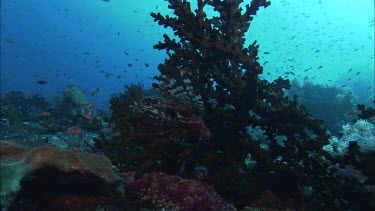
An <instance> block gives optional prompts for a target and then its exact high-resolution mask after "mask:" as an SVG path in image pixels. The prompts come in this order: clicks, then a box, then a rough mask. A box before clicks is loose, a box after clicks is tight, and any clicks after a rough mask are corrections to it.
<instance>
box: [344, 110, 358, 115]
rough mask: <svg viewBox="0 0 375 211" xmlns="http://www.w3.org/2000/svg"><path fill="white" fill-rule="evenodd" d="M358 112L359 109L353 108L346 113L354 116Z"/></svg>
mask: <svg viewBox="0 0 375 211" xmlns="http://www.w3.org/2000/svg"><path fill="white" fill-rule="evenodd" d="M357 114H358V110H356V109H352V110H350V111H348V112H347V113H346V116H354V115H357Z"/></svg>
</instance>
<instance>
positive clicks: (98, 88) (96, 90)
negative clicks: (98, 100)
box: [91, 87, 100, 96]
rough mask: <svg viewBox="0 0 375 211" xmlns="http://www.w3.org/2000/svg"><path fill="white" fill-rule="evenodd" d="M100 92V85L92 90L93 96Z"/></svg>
mask: <svg viewBox="0 0 375 211" xmlns="http://www.w3.org/2000/svg"><path fill="white" fill-rule="evenodd" d="M98 92H100V87H97V88H96V89H94V90H93V91H92V92H91V96H94V95H96V94H98Z"/></svg>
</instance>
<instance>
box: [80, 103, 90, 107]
mask: <svg viewBox="0 0 375 211" xmlns="http://www.w3.org/2000/svg"><path fill="white" fill-rule="evenodd" d="M91 106H92V105H91V104H90V103H86V104H84V105H82V108H90V107H91Z"/></svg>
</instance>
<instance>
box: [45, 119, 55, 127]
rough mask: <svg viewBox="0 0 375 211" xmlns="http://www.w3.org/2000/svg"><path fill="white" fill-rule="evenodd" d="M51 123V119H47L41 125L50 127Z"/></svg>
mask: <svg viewBox="0 0 375 211" xmlns="http://www.w3.org/2000/svg"><path fill="white" fill-rule="evenodd" d="M52 123H53V119H52V118H51V119H47V120H45V121H44V122H43V125H44V126H48V125H50V124H52Z"/></svg>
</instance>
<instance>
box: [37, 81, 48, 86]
mask: <svg viewBox="0 0 375 211" xmlns="http://www.w3.org/2000/svg"><path fill="white" fill-rule="evenodd" d="M37 83H38V84H42V85H44V84H47V81H37Z"/></svg>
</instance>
